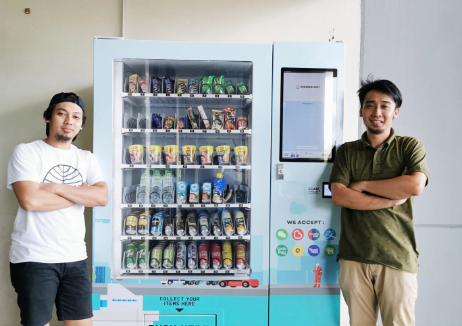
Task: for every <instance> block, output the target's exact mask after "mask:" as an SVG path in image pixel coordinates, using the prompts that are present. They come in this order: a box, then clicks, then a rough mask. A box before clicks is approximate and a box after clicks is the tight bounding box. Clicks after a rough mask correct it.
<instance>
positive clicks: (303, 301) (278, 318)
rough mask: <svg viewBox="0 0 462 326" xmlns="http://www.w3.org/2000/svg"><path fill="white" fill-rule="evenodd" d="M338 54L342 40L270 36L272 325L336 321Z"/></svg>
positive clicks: (341, 53)
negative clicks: (332, 180)
mask: <svg viewBox="0 0 462 326" xmlns="http://www.w3.org/2000/svg"><path fill="white" fill-rule="evenodd" d="M344 58H345V45H344V44H343V43H285V42H275V43H274V48H273V113H272V117H273V118H272V154H271V155H272V157H271V218H270V219H271V222H270V230H271V231H270V299H269V311H270V313H269V324H270V325H307V324H312V325H326V326H334V325H340V289H339V286H338V273H339V264H338V263H337V261H336V254H337V252H338V238H339V236H340V209H339V208H337V207H334V206H333V205H332V200H331V198H330V193H329V192H328V188H327V187H326V182H328V181H329V176H330V172H331V170H332V165H333V162H334V161H335V152H336V149H337V148H338V146H339V145H340V144H341V143H342V135H343V128H342V122H343V90H344V61H345V59H344ZM326 188H327V190H326Z"/></svg>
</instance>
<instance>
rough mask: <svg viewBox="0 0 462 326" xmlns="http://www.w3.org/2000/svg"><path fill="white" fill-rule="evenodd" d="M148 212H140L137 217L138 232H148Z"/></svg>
mask: <svg viewBox="0 0 462 326" xmlns="http://www.w3.org/2000/svg"><path fill="white" fill-rule="evenodd" d="M149 217H150V215H149V213H146V212H144V213H142V214H140V217H139V218H138V234H148V232H149Z"/></svg>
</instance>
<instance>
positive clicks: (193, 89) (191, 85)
mask: <svg viewBox="0 0 462 326" xmlns="http://www.w3.org/2000/svg"><path fill="white" fill-rule="evenodd" d="M188 93H189V94H199V80H197V79H190V80H189V81H188Z"/></svg>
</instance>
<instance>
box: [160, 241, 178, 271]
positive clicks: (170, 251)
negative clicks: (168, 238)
mask: <svg viewBox="0 0 462 326" xmlns="http://www.w3.org/2000/svg"><path fill="white" fill-rule="evenodd" d="M174 261H175V246H173V247H172V246H170V245H168V246H167V248H165V250H164V259H163V262H162V266H163V267H164V268H166V269H172V268H173V263H174Z"/></svg>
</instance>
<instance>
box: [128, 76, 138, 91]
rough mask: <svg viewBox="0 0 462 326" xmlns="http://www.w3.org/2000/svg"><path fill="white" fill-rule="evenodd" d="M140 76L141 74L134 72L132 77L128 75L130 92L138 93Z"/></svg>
mask: <svg viewBox="0 0 462 326" xmlns="http://www.w3.org/2000/svg"><path fill="white" fill-rule="evenodd" d="M139 78H140V76H138V75H137V74H133V75H131V76H130V77H128V82H129V84H128V91H129V92H130V93H136V92H137V86H138V79H139Z"/></svg>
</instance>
